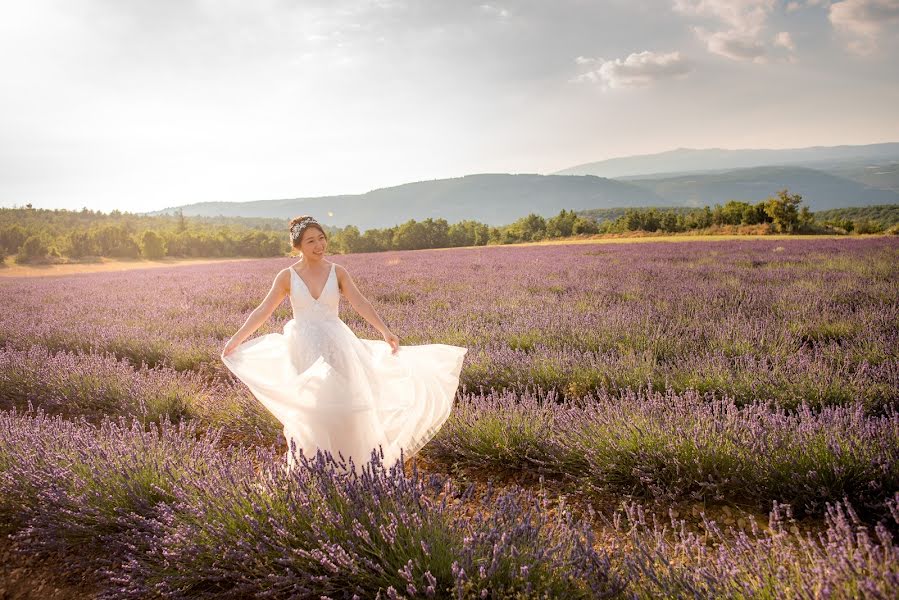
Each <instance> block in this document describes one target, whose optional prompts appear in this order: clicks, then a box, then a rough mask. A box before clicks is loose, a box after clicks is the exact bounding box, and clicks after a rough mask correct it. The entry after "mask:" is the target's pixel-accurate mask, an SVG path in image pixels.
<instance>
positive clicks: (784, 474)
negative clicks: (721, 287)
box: [421, 390, 899, 519]
mask: <svg viewBox="0 0 899 600" xmlns="http://www.w3.org/2000/svg"><path fill="white" fill-rule="evenodd" d="M421 452H422V455H423V456H424V457H427V458H430V459H432V460H438V461H441V462H444V463H448V464H451V465H455V466H457V467H458V466H462V467H466V468H476V469H487V470H489V471H491V472H497V471H500V472H502V471H507V472H508V471H521V472H534V473H540V474H544V475H547V476H551V477H554V478H559V479H561V480H563V481H565V482H567V484H568V485H570V487H571V489H574V490H579V491H582V492H586V493H587V494H594V493H607V492H611V493H613V494H628V495H634V496H637V497H643V498H659V499H665V500H674V501H682V500H693V501H713V502H717V501H724V502H728V503H736V504H750V505H753V506H755V508H756V509H759V510H763V511H767V510H770V508H771V506H772V503H773V502H775V501H779V502H786V503H789V504H791V505H792V506H794V508H795V509H796V510H797V512H798V513H800V514H819V515H820V514H822V513H823V512H824V510H825V506H826V504H827V503H834V502H837V501H840V500H843V499H848V500H849V501H851V502H852V503H853V504H854V505H855V506H856V507H857V508H858V509H859V511H860V512H861V513H862V514H863V515H864V516H865V517H866V518H869V519H874V518H882V517H884V516H885V514H886V505H885V502H886V500H887V499H889V498H891V497H892V495H893V494H894V493H895V492H896V491H897V490H899V412H897V411H896V410H895V409H889V410H888V413H887V414H885V415H882V416H876V417H872V416H867V415H865V413H864V411H863V409H862V408H861V407H860V406H857V405H856V406H849V407H830V408H825V409H823V410H821V411H814V412H813V411H812V410H810V409H809V408H808V407H807V406H801V407H800V409H799V410H797V411H795V412H790V413H788V412H786V411H784V410H783V409H776V408H774V407H772V406H770V405H766V404H763V403H755V404H750V405H746V406H742V407H740V406H737V405H736V404H735V403H734V401H733V399H731V398H728V397H724V398H713V397H703V396H702V395H700V394H698V393H696V392H687V393H685V394H676V393H674V392H673V391H672V390H668V391H667V392H665V393H662V392H656V391H649V390H638V391H633V390H631V391H628V392H626V393H624V394H623V395H620V396H614V395H612V394H610V393H608V392H601V393H598V394H595V395H590V396H588V397H586V398H584V399H582V400H577V401H567V400H560V399H559V398H557V397H556V395H555V393H553V392H550V393H547V394H544V393H526V394H523V395H519V394H514V393H511V392H503V393H498V392H494V393H491V394H489V395H486V396H479V395H474V394H466V395H464V396H463V398H462V399H461V401H459V402H457V404H456V406H455V407H454V409H453V413H452V415H451V416H450V418H449V420H448V421H447V423H446V424H445V425H444V426H443V428H442V429H441V431H440V432H439V433H438V435H437V436H435V438H434V439H433V440H432V441H431V442H430V443H429V444H428V445H427V446H425V447H424V448H423V449H422V451H421Z"/></svg>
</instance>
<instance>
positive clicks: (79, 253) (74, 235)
mask: <svg viewBox="0 0 899 600" xmlns="http://www.w3.org/2000/svg"><path fill="white" fill-rule="evenodd" d="M67 237H68V239H67V243H68V247H69V252H68V253H69V256H71V257H72V258H83V257H85V256H96V255H97V254H99V252H98V250H97V244H96V242H95V241H94V238H93V237H92V236H91V235H90V233H88V232H87V231H79V230H74V231H70V232H69V235H68V236H67Z"/></svg>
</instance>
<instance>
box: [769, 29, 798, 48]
mask: <svg viewBox="0 0 899 600" xmlns="http://www.w3.org/2000/svg"><path fill="white" fill-rule="evenodd" d="M774 45H775V46H781V47H783V48H786V49H787V50H795V49H796V44H795V43H794V42H793V37H792V36H791V35H790V32H789V31H781V32H780V33H778V34H777V35H776V36H774Z"/></svg>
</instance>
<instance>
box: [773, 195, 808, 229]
mask: <svg viewBox="0 0 899 600" xmlns="http://www.w3.org/2000/svg"><path fill="white" fill-rule="evenodd" d="M801 202H802V196H800V195H799V194H793V195H790V193H789V191H788V190H787V189H783V190H781V191H779V192H777V197H776V198H768V199H767V200H766V201H765V213H766V214H767V215H768V216H769V217H771V220H772V222H773V223H774V227H775V228H776V229H777V231H782V232H785V233H792V232H794V231H795V230H796V229H797V227H798V226H799V204H800V203H801Z"/></svg>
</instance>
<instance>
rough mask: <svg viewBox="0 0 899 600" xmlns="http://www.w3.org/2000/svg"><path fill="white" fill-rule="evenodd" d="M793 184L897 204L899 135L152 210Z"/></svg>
mask: <svg viewBox="0 0 899 600" xmlns="http://www.w3.org/2000/svg"><path fill="white" fill-rule="evenodd" d="M783 188H787V189H789V190H790V192H791V193H798V194H801V195H802V197H803V203H804V204H805V205H807V206H808V207H809V208H810V209H811V210H813V211H815V210H825V209H830V208H840V207H850V206H870V205H874V204H899V143H889V144H870V145H865V146H832V147H814V148H798V149H787V150H755V149H751V150H723V149H718V148H712V149H700V150H694V149H687V148H679V149H677V150H672V151H669V152H662V153H658V154H649V155H642V156H629V157H621V158H614V159H609V160H604V161H599V162H594V163H586V164H583V165H578V166H575V167H571V168H569V169H564V170H562V171H559V172H557V173H553V174H550V175H539V174H507V173H484V174H474V175H466V176H464V177H457V178H451V179H436V180H430V181H419V182H415V183H407V184H403V185H398V186H394V187H388V188H381V189H376V190H372V191H370V192H367V193H365V194H352V195H339V196H323V197H314V198H290V199H278V200H255V201H249V202H201V203H196V204H187V205H182V206H176V207H169V208H165V209H163V210H159V211H153V212H149V213H144V214H164V213H169V214H171V213H173V212H176V211H177V210H178V209H180V210H182V211H183V213H184V215H185V216H218V215H222V216H242V217H272V218H283V219H285V220H287V219H290V218H293V217H295V216H297V215H300V214H311V215H315V216H316V218H318V219H319V220H320V221H322V222H323V223H326V224H328V225H333V226H341V227H342V226H345V225H351V224H352V225H356V226H357V227H359V229H360V230H366V229H371V228H375V227H377V228H380V227H389V226H392V225H396V224H398V223H402V222H404V221H407V220H409V219H415V220H419V221H420V220H423V219H426V218H429V217H430V218H435V219H436V218H444V219H446V220H447V221H449V222H450V223H454V222H457V221H461V220H464V219H474V220H477V221H480V222H482V223H488V224H490V225H502V224H506V223H510V222H512V221H514V220H515V219H518V218H520V217H522V216H525V215H527V214H528V213H537V214H541V215H544V216H551V215H554V214H557V213H558V212H559V211H560V210H562V209H569V210H570V209H574V210H584V209H596V208H613V207H637V206H659V207H664V206H705V205H709V206H711V205H714V204H724V203H725V202H727V201H728V200H742V201H746V202H752V203H755V202H759V201H761V200H764V199H765V198H767V197H769V196H772V195H775V194H776V193H777V191H778V190H781V189H783Z"/></svg>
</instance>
